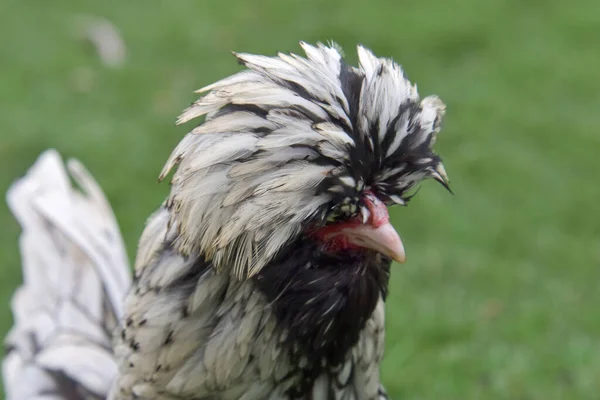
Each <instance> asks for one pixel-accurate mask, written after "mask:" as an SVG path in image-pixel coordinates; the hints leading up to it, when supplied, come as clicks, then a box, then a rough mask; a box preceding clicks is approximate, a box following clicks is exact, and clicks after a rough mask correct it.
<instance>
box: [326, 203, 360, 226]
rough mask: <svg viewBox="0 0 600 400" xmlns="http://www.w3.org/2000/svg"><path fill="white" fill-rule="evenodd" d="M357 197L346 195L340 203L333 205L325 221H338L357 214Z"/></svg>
mask: <svg viewBox="0 0 600 400" xmlns="http://www.w3.org/2000/svg"><path fill="white" fill-rule="evenodd" d="M357 203H358V199H354V200H353V199H351V198H349V197H346V198H345V199H344V201H343V202H342V203H340V204H336V205H335V206H333V208H332V209H331V211H330V212H329V214H327V222H338V221H342V220H346V219H349V218H352V217H354V216H356V215H357V214H358V205H357Z"/></svg>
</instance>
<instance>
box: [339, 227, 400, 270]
mask: <svg viewBox="0 0 600 400" xmlns="http://www.w3.org/2000/svg"><path fill="white" fill-rule="evenodd" d="M340 233H342V234H344V235H345V236H346V237H347V238H348V241H349V242H350V243H352V244H355V245H357V246H360V247H364V248H367V249H371V250H375V251H377V252H379V253H381V254H383V255H386V256H388V257H390V258H391V259H392V260H394V261H397V262H399V263H403V262H404V261H405V260H406V254H405V253H404V245H402V240H400V236H398V233H397V232H396V230H395V229H394V227H393V226H392V224H390V223H389V222H384V223H382V224H380V225H379V226H377V227H374V226H372V225H369V224H359V225H354V226H351V227H346V228H342V229H340Z"/></svg>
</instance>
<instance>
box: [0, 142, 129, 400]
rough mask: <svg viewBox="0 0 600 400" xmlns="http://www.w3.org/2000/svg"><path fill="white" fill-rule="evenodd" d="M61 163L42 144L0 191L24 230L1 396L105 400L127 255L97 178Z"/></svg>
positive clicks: (76, 166)
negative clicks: (18, 175) (23, 172)
mask: <svg viewBox="0 0 600 400" xmlns="http://www.w3.org/2000/svg"><path fill="white" fill-rule="evenodd" d="M67 169H68V173H67V170H66V169H65V167H64V165H63V162H62V160H61V157H60V155H59V154H58V153H57V152H56V151H55V150H48V151H46V152H44V153H43V154H42V155H41V156H40V157H39V159H38V160H37V161H36V163H35V164H34V165H33V166H32V167H31V169H30V170H29V171H28V173H27V175H26V176H25V177H24V178H22V179H20V180H19V181H17V182H16V183H14V184H13V186H12V187H11V188H10V189H9V191H8V194H7V201H8V205H9V207H10V209H11V211H12V212H13V214H14V216H15V217H16V219H17V220H18V222H19V224H20V225H21V227H22V230H23V231H22V234H21V236H20V240H19V245H20V250H21V257H22V267H23V281H24V282H23V284H22V285H21V286H20V287H19V288H18V289H17V291H16V292H15V294H14V295H13V298H12V304H11V306H12V312H13V315H14V326H13V327H12V329H11V330H10V332H9V333H8V336H7V337H6V339H5V346H6V348H7V354H6V357H5V358H4V360H3V365H2V373H3V378H4V388H5V391H6V398H7V399H8V400H23V399H32V400H35V399H37V400H42V399H44V400H66V399H69V400H71V399H77V400H79V399H86V400H87V399H105V398H106V396H107V394H108V392H109V389H110V385H111V383H112V381H113V379H114V377H115V375H116V373H117V364H116V362H115V359H114V357H113V353H112V345H111V342H112V332H113V330H114V329H115V328H116V327H117V326H118V324H119V321H120V319H121V316H122V314H123V309H122V308H123V298H124V296H125V294H126V291H127V289H128V287H129V286H130V283H131V273H130V269H129V264H128V260H127V255H126V252H125V248H124V245H123V240H122V238H121V234H120V232H119V229H118V226H117V222H116V219H115V217H114V215H113V213H112V211H111V208H110V206H109V204H108V202H107V200H106V198H105V197H104V194H103V193H102V191H101V189H100V187H99V186H98V184H97V183H96V181H95V180H94V179H93V178H92V177H91V175H90V174H89V173H88V172H87V170H86V169H85V168H84V167H83V166H82V165H81V164H80V163H79V162H78V161H76V160H69V162H68V163H67ZM69 176H70V177H71V178H72V179H73V181H74V182H75V184H76V185H77V186H79V188H80V189H81V190H77V189H75V188H74V187H73V186H72V184H71V182H70V178H69Z"/></svg>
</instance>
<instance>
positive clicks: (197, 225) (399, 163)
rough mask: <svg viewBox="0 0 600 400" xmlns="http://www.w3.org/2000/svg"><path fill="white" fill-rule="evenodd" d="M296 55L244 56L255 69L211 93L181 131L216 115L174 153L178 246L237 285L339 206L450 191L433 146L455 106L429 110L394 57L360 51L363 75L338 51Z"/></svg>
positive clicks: (436, 102)
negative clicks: (432, 187) (426, 186)
mask: <svg viewBox="0 0 600 400" xmlns="http://www.w3.org/2000/svg"><path fill="white" fill-rule="evenodd" d="M301 46H302V48H303V49H304V51H305V52H306V56H307V57H306V58H303V57H300V56H298V55H295V54H290V55H288V54H281V53H280V54H278V55H277V56H276V57H265V56H260V55H251V54H235V55H236V57H237V58H238V60H239V61H240V62H241V63H242V64H244V65H245V66H246V67H247V68H248V70H245V71H242V72H239V73H237V74H235V75H233V76H230V77H228V78H225V79H223V80H221V81H219V82H217V83H214V84H212V85H209V86H207V87H205V88H202V89H200V90H199V91H198V92H200V93H204V92H208V93H207V94H206V95H205V96H203V97H202V98H200V99H199V100H198V101H196V102H195V103H193V104H192V105H191V106H190V107H189V108H188V109H187V110H185V111H184V112H183V114H182V115H181V116H180V117H179V120H178V123H185V122H187V121H189V120H191V119H193V118H196V117H200V116H202V115H206V120H205V122H204V123H203V124H201V125H200V126H198V127H197V128H195V129H194V130H192V131H191V132H190V133H189V134H188V135H187V136H186V137H185V138H184V139H183V140H182V141H181V142H180V143H179V145H178V146H177V147H176V148H175V150H174V151H173V153H172V154H171V157H170V158H169V160H168V161H167V163H166V165H165V167H164V169H163V171H162V173H161V179H162V178H164V177H165V175H167V174H168V173H169V171H170V170H171V169H172V168H173V167H174V166H175V165H176V164H179V167H178V169H177V172H176V173H175V175H174V177H173V180H172V191H171V196H170V198H169V200H168V203H167V204H168V206H169V207H170V208H171V210H172V218H173V221H172V222H173V223H176V224H177V225H178V228H179V232H180V235H179V237H178V239H177V243H176V245H177V247H178V249H179V250H180V251H181V252H183V253H184V254H190V253H199V254H202V255H204V256H205V257H206V258H207V259H210V260H212V261H213V263H214V265H215V266H216V267H217V268H219V269H229V270H230V271H231V272H232V273H233V274H235V275H236V276H238V277H242V278H243V277H248V276H252V275H254V274H256V273H257V272H258V271H259V270H260V269H261V268H262V267H264V266H265V265H266V264H267V263H268V262H269V261H270V260H272V259H273V257H274V256H275V255H276V254H277V253H278V252H279V251H280V250H281V249H283V248H284V247H285V245H286V244H287V243H290V242H291V241H292V240H293V239H295V238H297V237H298V235H300V234H301V232H302V230H303V229H304V228H305V227H306V226H307V224H309V223H313V224H314V223H324V221H325V220H326V218H327V215H328V214H329V212H330V211H331V210H332V208H335V207H339V206H340V205H344V204H348V203H352V202H354V201H355V199H358V198H359V195H360V193H361V192H362V191H363V190H365V189H369V190H371V191H373V192H374V193H376V195H377V196H378V197H380V198H381V199H382V200H384V201H385V202H386V203H388V204H393V203H397V204H404V201H405V199H406V197H407V191H408V190H409V189H410V188H412V187H413V186H414V185H415V184H417V183H418V182H420V181H421V180H422V179H424V178H426V177H433V178H434V179H436V180H438V181H440V182H441V183H443V184H444V185H445V186H447V177H446V175H445V172H444V169H443V166H442V164H441V161H440V159H439V157H438V156H437V155H436V154H435V153H434V152H433V150H432V149H431V146H432V145H433V143H434V141H435V136H436V134H437V132H438V131H439V129H440V122H441V119H442V116H443V114H444V110H445V106H444V104H443V103H442V101H441V100H440V99H439V98H438V97H435V96H430V97H426V98H424V99H423V100H422V101H419V96H418V94H417V89H416V86H413V85H411V83H410V82H409V81H408V80H407V79H406V77H405V76H404V72H403V71H402V68H401V67H400V66H399V65H398V64H396V63H394V62H393V61H392V60H390V59H384V58H377V57H375V56H374V55H373V54H372V53H371V52H370V51H369V50H367V49H366V48H364V47H361V46H359V47H358V56H359V61H360V63H359V67H358V68H355V67H351V66H348V65H347V64H345V62H344V60H343V58H342V56H341V54H340V51H339V50H338V48H337V47H336V46H331V47H327V46H324V45H322V44H319V45H317V46H311V45H308V44H306V43H301Z"/></svg>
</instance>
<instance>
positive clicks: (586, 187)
mask: <svg viewBox="0 0 600 400" xmlns="http://www.w3.org/2000/svg"><path fill="white" fill-rule="evenodd" d="M81 14H84V15H92V16H101V17H105V18H107V19H108V20H110V21H111V22H112V23H113V24H114V25H115V26H116V27H117V28H118V29H119V30H120V32H121V34H122V37H123V39H124V41H125V43H126V46H127V59H126V61H125V64H124V65H123V66H122V67H121V68H109V67H107V66H105V65H104V64H103V63H102V62H101V61H100V60H99V58H98V56H97V54H96V52H95V51H94V49H93V47H92V46H90V44H89V43H86V42H85V41H83V40H81V39H80V38H79V37H78V35H77V33H76V32H77V28H76V26H77V17H78V16H79V15H81ZM0 19H1V20H0V56H1V61H0V88H1V90H0V171H1V174H0V192H5V191H6V189H7V188H8V185H9V184H10V182H11V181H13V180H14V179H15V178H17V177H19V176H21V175H22V174H23V173H24V172H25V171H26V169H27V167H28V166H30V165H31V164H32V163H33V162H34V160H35V158H36V157H37V155H38V154H39V153H40V152H41V151H42V150H44V149H45V148H48V147H54V148H57V149H58V150H59V151H60V152H61V153H62V154H63V155H65V156H68V157H76V158H79V159H80V160H81V161H82V162H84V163H85V165H86V166H87V167H88V168H89V169H90V170H91V171H92V173H93V174H94V175H95V177H96V178H97V179H98V181H99V182H100V184H101V186H102V187H103V188H104V190H105V191H106V193H107V195H108V197H109V199H110V201H111V203H112V205H113V207H114V210H115V213H116V215H117V217H118V220H119V222H120V224H121V227H122V231H123V234H124V237H125V240H126V242H127V245H128V248H129V251H130V256H133V254H134V251H135V247H136V241H137V238H138V236H139V234H140V233H141V231H142V229H143V226H144V221H145V219H146V217H147V216H148V215H149V214H150V213H151V212H152V211H153V210H154V209H155V208H156V207H157V206H158V205H159V204H160V203H161V201H162V200H163V198H164V197H165V196H166V194H167V192H168V185H166V184H162V185H159V184H157V183H156V178H157V175H158V173H159V171H160V169H161V167H162V165H163V162H164V161H165V160H166V158H167V156H168V155H169V153H170V151H171V149H172V148H173V146H174V145H175V143H177V141H178V140H179V139H180V138H181V137H182V136H183V134H184V133H185V132H186V130H187V129H189V128H190V126H186V127H179V128H176V127H174V120H175V117H176V116H177V115H178V113H179V112H180V111H181V110H182V109H183V108H184V107H186V106H187V104H188V103H189V102H190V101H192V100H194V99H195V97H196V96H195V95H193V93H192V91H193V90H194V89H197V88H199V87H201V86H204V85H206V84H208V83H211V82H213V81H215V80H217V79H219V78H222V77H224V76H226V75H229V74H231V73H233V72H235V71H238V70H239V68H240V67H239V66H238V65H237V64H236V62H235V60H234V59H233V57H232V56H231V55H230V50H236V51H244V52H256V53H262V54H269V55H271V54H275V52H276V51H293V52H299V51H300V48H299V46H298V44H297V43H298V41H299V40H305V41H308V42H316V41H326V40H329V39H332V40H335V41H336V42H338V43H339V44H341V45H342V46H343V47H344V48H345V50H346V53H347V55H348V59H349V60H350V61H352V62H355V60H356V54H355V50H354V46H355V45H356V44H357V43H363V44H364V45H366V46H367V47H370V48H371V49H373V50H374V51H375V53H376V54H378V55H380V56H391V57H393V58H394V59H396V60H397V61H398V62H400V63H401V64H402V65H403V66H404V68H405V69H406V71H407V73H408V75H409V77H410V78H411V79H412V80H414V81H416V82H418V84H419V91H420V93H421V95H428V94H433V93H435V94H438V95H440V96H441V97H442V99H443V100H444V101H445V102H446V103H447V105H448V111H447V116H446V120H445V124H444V129H443V131H442V133H441V134H440V136H439V140H438V144H437V150H438V152H439V153H440V154H441V155H442V156H443V157H444V159H445V164H446V169H447V170H448V173H449V175H450V178H451V179H452V186H453V189H454V191H455V193H456V195H455V196H451V195H449V194H447V193H446V192H445V191H444V190H443V189H442V188H441V187H440V186H439V185H437V184H435V183H430V182H428V183H425V184H424V185H423V189H422V190H421V191H420V193H419V195H418V196H417V197H416V198H415V199H414V200H413V201H412V202H411V204H410V206H409V207H408V208H398V209H395V210H394V214H393V215H394V222H395V225H396V227H397V228H398V230H399V231H400V233H401V235H402V237H403V240H404V242H405V246H406V248H407V253H408V262H407V264H405V265H403V266H395V268H394V270H393V281H392V287H391V296H390V298H389V302H388V306H387V316H388V317H387V318H388V329H387V348H386V357H385V362H384V365H383V381H384V383H385V385H386V387H387V388H388V390H389V392H390V394H391V395H392V397H393V398H395V399H544V400H546V399H598V398H600V310H599V305H600V290H599V289H598V287H599V286H600V273H599V268H600V216H599V211H600V207H599V205H598V203H599V200H600V179H599V173H600V161H598V160H597V157H598V156H599V154H600V134H599V132H598V130H599V128H600V2H598V1H597V0H579V1H575V2H571V3H569V2H565V1H541V0H537V1H536V0H512V1H502V0H490V1H479V0H459V1H445V0H431V1H391V0H388V1H385V0H379V1H371V2H367V1H364V0H363V1H358V0H347V1H344V2H334V1H300V0H293V1H281V0H272V1H263V0H261V1H244V0H237V1H233V0H231V1H221V2H212V1H195V2H194V1H190V0H177V1H174V0H171V1H166V0H165V1H153V2H148V1H141V0H133V1H119V0H106V1H103V2H101V1H93V2H90V1H75V0H71V1H64V0H55V1H47V0H28V1H22V0H21V1H15V0H4V1H3V2H2V3H1V4H0ZM0 224H1V226H2V229H0V254H1V258H0V305H2V307H0V331H1V332H2V333H4V332H5V331H6V330H7V329H8V328H9V326H10V324H11V316H10V311H9V308H8V303H9V298H10V296H11V294H12V291H13V290H14V289H15V287H16V286H17V285H18V284H19V282H20V280H21V277H20V259H19V255H18V252H17V236H18V233H19V227H18V226H17V224H16V223H15V222H14V220H13V219H12V217H11V216H10V214H9V212H8V209H7V208H6V206H5V205H2V206H1V208H0Z"/></svg>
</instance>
